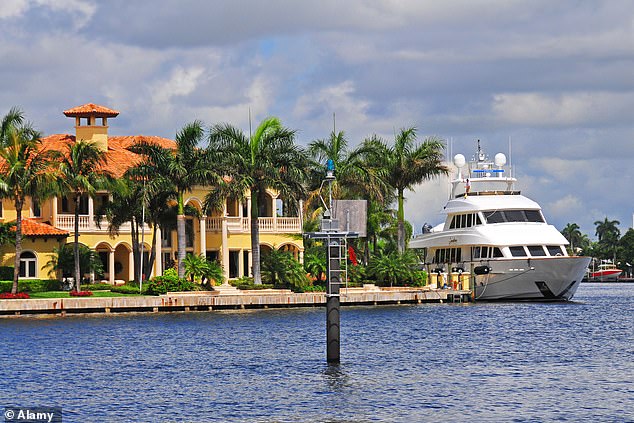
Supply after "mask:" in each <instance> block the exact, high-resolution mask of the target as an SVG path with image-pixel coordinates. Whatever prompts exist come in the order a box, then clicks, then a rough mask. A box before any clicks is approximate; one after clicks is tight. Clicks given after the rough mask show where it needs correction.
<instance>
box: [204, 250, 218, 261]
mask: <svg viewBox="0 0 634 423" xmlns="http://www.w3.org/2000/svg"><path fill="white" fill-rule="evenodd" d="M205 257H206V258H207V261H208V262H212V261H215V262H217V261H218V258H219V257H218V250H209V251H207V253H206V255H205Z"/></svg>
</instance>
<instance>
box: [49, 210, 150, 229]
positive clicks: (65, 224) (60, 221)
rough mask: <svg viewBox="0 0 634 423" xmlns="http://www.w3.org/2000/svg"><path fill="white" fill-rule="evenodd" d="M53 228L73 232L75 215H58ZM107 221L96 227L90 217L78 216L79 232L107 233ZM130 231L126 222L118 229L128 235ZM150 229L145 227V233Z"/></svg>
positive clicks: (130, 226)
mask: <svg viewBox="0 0 634 423" xmlns="http://www.w3.org/2000/svg"><path fill="white" fill-rule="evenodd" d="M55 226H56V227H57V228H60V229H64V230H67V231H71V232H72V231H74V230H75V215H72V214H58V215H57V220H56V221H55ZM108 226H109V224H108V221H107V220H105V219H103V220H102V221H101V227H99V226H97V224H96V223H95V221H94V220H93V219H91V218H90V216H86V215H80V216H79V230H80V231H92V232H108ZM131 230H132V225H131V224H130V222H126V223H124V224H122V225H121V226H120V227H119V232H120V233H129V232H130V231H131ZM150 231H151V228H150V227H149V226H148V225H145V233H149V232H150Z"/></svg>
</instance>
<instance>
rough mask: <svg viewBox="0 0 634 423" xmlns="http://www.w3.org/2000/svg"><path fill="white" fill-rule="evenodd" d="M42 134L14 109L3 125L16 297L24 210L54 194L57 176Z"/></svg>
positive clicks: (0, 170)
mask: <svg viewBox="0 0 634 423" xmlns="http://www.w3.org/2000/svg"><path fill="white" fill-rule="evenodd" d="M40 138H41V134H40V133H39V132H38V131H36V130H35V129H33V127H32V126H31V125H30V124H29V123H26V122H25V121H24V114H23V113H22V111H20V110H19V109H17V108H12V109H11V110H10V111H9V113H8V114H7V115H6V116H5V117H4V118H3V119H2V123H1V124H0V143H1V144H0V198H9V199H11V200H13V206H14V207H15V211H16V221H15V263H14V269H13V286H12V288H11V292H12V293H13V294H15V293H17V291H18V277H19V275H20V255H21V254H22V209H23V208H24V205H25V204H26V201H27V198H29V197H30V198H31V199H36V198H37V199H43V198H45V197H47V196H50V195H52V193H53V188H54V180H55V177H56V175H55V173H54V172H52V171H51V170H52V169H51V165H52V163H53V161H52V160H53V154H52V153H51V152H50V151H46V150H43V149H42V148H41V141H40Z"/></svg>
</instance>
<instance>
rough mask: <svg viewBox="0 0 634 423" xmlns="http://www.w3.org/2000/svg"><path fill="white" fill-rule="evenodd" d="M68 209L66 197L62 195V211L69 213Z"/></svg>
mask: <svg viewBox="0 0 634 423" xmlns="http://www.w3.org/2000/svg"><path fill="white" fill-rule="evenodd" d="M69 212H70V209H69V208H68V198H67V197H62V213H69Z"/></svg>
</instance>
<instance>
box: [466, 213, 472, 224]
mask: <svg viewBox="0 0 634 423" xmlns="http://www.w3.org/2000/svg"><path fill="white" fill-rule="evenodd" d="M470 226H473V215H472V214H468V215H467V227H470Z"/></svg>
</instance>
